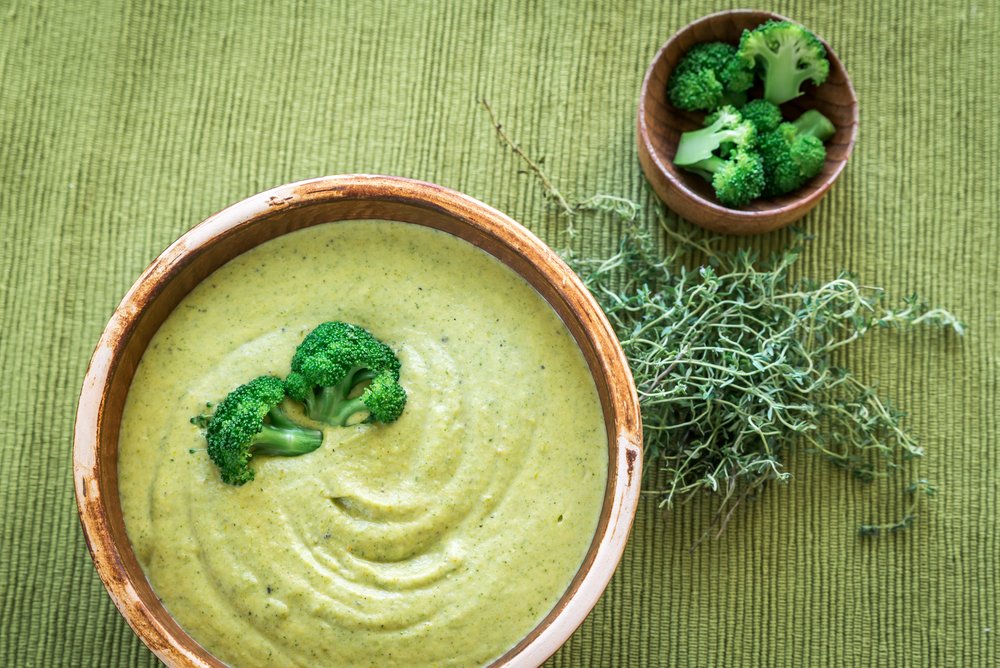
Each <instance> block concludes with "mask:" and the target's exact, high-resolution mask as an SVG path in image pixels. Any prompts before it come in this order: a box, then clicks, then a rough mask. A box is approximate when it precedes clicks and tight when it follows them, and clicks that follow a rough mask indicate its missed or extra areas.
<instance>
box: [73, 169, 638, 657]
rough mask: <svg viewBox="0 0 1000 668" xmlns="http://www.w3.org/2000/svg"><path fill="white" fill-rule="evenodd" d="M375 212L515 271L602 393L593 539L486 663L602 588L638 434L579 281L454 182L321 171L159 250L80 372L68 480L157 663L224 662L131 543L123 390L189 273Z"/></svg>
mask: <svg viewBox="0 0 1000 668" xmlns="http://www.w3.org/2000/svg"><path fill="white" fill-rule="evenodd" d="M373 218H375V219H385V220H394V221H402V222H407V223H412V224H415V225H425V226H428V227H432V228H437V229H439V230H442V231H444V232H446V233H448V234H452V235H454V236H456V237H460V238H462V239H464V240H466V241H468V242H470V243H472V244H474V245H476V246H478V247H479V248H481V249H483V250H484V251H486V252H487V253H490V254H491V255H493V256H495V257H496V258H498V259H499V260H500V261H502V262H503V263H504V264H506V265H507V266H509V267H510V268H511V269H513V270H514V271H515V272H517V273H518V274H520V275H521V276H522V277H523V278H524V279H525V280H527V281H528V282H529V283H530V284H531V285H532V286H534V287H535V289H536V290H537V291H538V292H539V293H540V294H541V295H542V297H544V298H545V299H546V300H547V301H548V303H549V304H550V305H551V306H552V308H553V309H555V310H556V312H557V313H558V314H559V316H560V317H561V318H562V320H563V321H564V322H565V323H566V325H567V327H568V329H569V331H570V332H571V333H572V335H573V337H574V338H575V339H576V341H577V343H578V344H579V346H580V348H581V350H582V351H583V353H584V355H585V357H586V359H587V363H588V364H589V366H590V370H591V372H592V374H593V377H594V380H595V382H596V384H597V389H598V392H599V394H600V400H601V405H602V407H603V411H604V420H605V424H606V426H607V438H608V451H609V454H610V457H609V468H608V483H607V488H606V491H605V496H604V505H603V509H602V512H601V516H600V521H599V524H598V528H597V532H596V535H595V536H594V539H593V541H592V543H591V546H590V549H589V551H588V552H587V556H586V558H585V560H584V562H583V565H582V566H581V567H580V569H579V571H578V572H577V574H576V577H575V578H574V579H573V581H572V584H571V585H570V587H569V589H568V590H567V591H566V592H565V594H564V595H563V596H562V598H561V599H560V600H559V602H558V604H557V605H556V606H555V608H554V609H553V610H552V611H551V612H550V613H549V614H548V615H547V616H546V617H545V619H544V620H543V621H542V622H541V623H540V624H539V625H538V626H537V627H536V628H535V629H534V630H533V631H532V632H531V633H530V634H529V635H528V636H527V637H525V638H523V639H522V640H521V641H520V642H519V643H518V644H517V645H516V646H515V647H513V648H512V649H511V650H510V651H508V652H507V653H506V654H505V655H503V656H502V657H501V658H500V659H498V660H497V661H496V662H495V663H494V664H493V665H494V666H536V665H538V664H540V663H542V662H543V661H544V660H545V659H546V658H548V657H549V656H550V655H551V654H552V653H553V652H555V651H556V650H557V649H558V648H559V647H560V646H561V645H562V644H563V643H564V642H565V641H566V639H567V638H569V636H570V634H572V633H573V631H574V630H575V629H576V628H577V627H578V626H579V625H580V623H581V622H582V621H583V619H584V617H586V615H587V613H588V612H589V611H590V610H591V608H592V607H593V606H594V604H595V603H596V602H597V599H598V598H599V597H600V596H601V593H602V592H603V591H604V589H605V587H606V586H607V584H608V581H609V580H610V579H611V575H612V574H613V573H614V570H615V567H616V566H617V564H618V561H619V559H620V558H621V555H622V550H623V549H624V546H625V541H626V538H627V537H628V534H629V530H630V528H631V525H632V520H633V517H634V516H635V511H636V505H637V503H638V499H639V484H640V477H641V467H642V433H641V423H640V420H639V408H638V401H637V399H636V391H635V386H634V384H633V381H632V376H631V373H630V372H629V369H628V365H627V363H626V360H625V356H624V354H623V353H622V349H621V347H620V346H619V344H618V340H617V339H616V338H615V335H614V333H613V332H612V330H611V327H610V325H609V324H608V322H607V320H606V319H605V317H604V314H603V313H602V312H601V310H600V308H599V307H598V306H597V304H596V303H595V301H594V300H593V298H592V297H591V296H590V294H589V293H588V292H587V290H586V288H584V286H583V285H582V283H581V282H580V280H579V279H578V278H577V277H576V275H575V274H574V273H573V272H572V271H571V270H570V269H569V268H568V267H567V266H566V265H565V264H564V263H563V262H562V260H560V259H559V257H558V256H557V255H556V254H555V253H554V252H552V250H551V249H549V248H548V246H546V245H545V244H543V243H542V242H541V241H539V240H538V238H536V237H535V236H534V235H533V234H531V232H529V231H528V230H527V229H525V228H524V227H522V226H521V225H519V224H518V223H516V222H514V221H513V220H511V219H510V218H508V217H507V216H505V215H504V214H502V213H500V212H499V211H497V210H495V209H492V208H490V207H489V206H486V205H485V204H483V203H481V202H479V201H477V200H475V199H472V198H471V197H467V196H466V195H463V194H461V193H458V192H455V191H453V190H448V189H446V188H442V187H440V186H436V185H432V184H429V183H423V182H419V181H413V180H409V179H402V178H394V177H386V176H366V175H350V176H332V177H324V178H319V179H313V180H310V181H302V182H300V183H293V184H290V185H285V186H281V187H278V188H275V189H273V190H269V191H267V192H264V193H261V194H259V195H255V196H253V197H250V198H248V199H246V200H243V201H242V202H239V203H238V204H234V205H233V206H231V207H229V208H227V209H225V210H223V211H222V212H220V213H218V214H216V215H214V216H212V217H210V218H208V219H207V220H205V221H204V222H202V223H201V224H200V225H198V226H196V227H195V228H193V229H192V230H191V231H189V232H188V233H186V234H184V235H183V236H182V237H181V238H180V239H178V240H177V241H176V242H174V244H173V245H171V246H170V247H169V248H168V249H167V250H166V251H164V252H163V254H162V255H160V256H159V257H158V258H157V259H156V260H155V261H154V262H153V263H152V264H151V265H150V266H149V268H147V269H146V271H145V272H144V273H143V274H142V276H140V277H139V279H138V280H137V281H136V282H135V284H134V285H133V286H132V288H131V289H130V290H129V291H128V293H127V294H126V295H125V297H124V299H123V300H122V302H121V304H120V305H119V306H118V309H117V310H116V311H115V312H114V314H113V315H112V317H111V321H110V322H109V323H108V326H107V328H106V329H105V330H104V333H103V335H102V336H101V339H100V341H99V342H98V344H97V349H96V350H95V352H94V356H93V359H92V360H91V362H90V367H89V369H88V370H87V375H86V379H85V380H84V384H83V390H82V394H81V397H80V404H79V409H78V413H77V420H76V433H75V442H74V453H73V475H74V481H75V485H76V500H77V505H78V508H79V513H80V521H81V523H82V525H83V531H84V534H85V536H86V539H87V545H88V547H89V548H90V552H91V555H92V557H93V560H94V565H95V566H96V567H97V571H98V573H99V574H100V577H101V579H102V580H103V581H104V585H105V587H106V588H107V590H108V594H110V596H111V598H112V600H113V601H114V602H115V605H117V606H118V609H119V610H120V611H121V614H122V615H123V616H124V617H125V619H126V621H128V623H129V625H130V626H131V627H132V629H133V630H134V631H135V633H136V634H137V635H138V636H139V638H140V639H142V641H143V642H144V643H145V644H146V645H147V646H148V647H149V648H150V649H151V650H152V651H153V652H154V653H155V654H156V656H158V657H159V658H160V659H161V660H162V661H163V662H164V663H166V664H167V665H168V666H199V667H207V666H222V665H223V664H222V663H221V662H220V661H219V660H218V659H216V658H215V657H213V656H212V655H211V654H210V653H209V652H208V651H207V650H206V649H204V648H203V647H201V646H200V645H199V644H198V643H197V642H195V641H194V640H193V639H192V638H191V636H189V635H188V634H187V633H186V632H185V631H184V629H182V628H181V627H180V626H179V625H178V624H177V623H176V621H175V620H174V619H173V618H172V617H171V615H170V613H169V612H167V610H166V609H165V608H164V607H163V605H162V604H161V603H160V601H159V600H158V599H157V597H156V594H155V592H154V591H153V589H152V587H151V586H150V584H149V582H148V581H147V580H146V577H145V576H144V575H143V572H142V569H141V568H140V566H139V563H138V561H137V560H136V556H135V554H134V553H133V551H132V547H131V545H130V543H129V539H128V536H127V535H126V533H125V525H124V521H123V518H122V509H121V504H120V500H119V495H118V431H119V426H120V424H121V418H122V411H123V408H124V404H125V397H126V395H127V393H128V390H129V385H130V383H131V381H132V377H133V374H134V373H135V370H136V366H137V365H138V363H139V360H140V358H141V357H142V354H143V351H144V350H145V349H146V346H147V345H148V343H149V341H150V339H151V338H152V336H153V335H154V334H155V333H156V331H157V328H158V327H159V326H160V325H161V323H163V321H164V320H165V319H166V317H167V316H168V315H169V314H170V312H171V311H172V310H173V309H174V307H176V306H177V304H178V303H179V302H180V301H181V299H183V298H184V296H185V295H187V294H188V292H190V291H191V289H192V288H194V286H196V285H197V284H198V283H199V282H200V281H202V280H204V279H205V277H206V276H208V275H209V274H210V273H212V272H213V271H214V270H215V269H217V268H218V267H220V266H221V265H223V264H224V263H225V262H227V261H228V260H230V259H232V258H233V257H235V256H237V255H239V254H240V253H243V252H245V251H247V250H248V249H250V248H253V247H254V246H257V245H258V244H261V243H263V242H265V241H268V240H269V239H273V238H274V237H277V236H279V235H282V234H286V233H288V232H291V231H294V230H299V229H302V228H305V227H309V226H312V225H317V224H320V223H327V222H335V221H343V220H352V219H373Z"/></svg>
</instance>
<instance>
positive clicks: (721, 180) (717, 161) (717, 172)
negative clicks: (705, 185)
mask: <svg viewBox="0 0 1000 668" xmlns="http://www.w3.org/2000/svg"><path fill="white" fill-rule="evenodd" d="M684 168H685V169H688V170H690V171H692V172H695V173H696V174H700V175H701V176H703V177H704V178H705V179H706V180H708V181H710V182H711V184H712V188H714V189H715V196H716V197H718V198H719V201H720V202H722V203H723V204H725V205H726V206H730V207H738V206H745V205H747V204H749V203H750V201H751V200H754V199H757V198H758V197H760V196H761V193H762V192H763V191H764V168H763V165H762V164H761V160H760V156H758V155H757V154H756V153H754V152H753V151H750V150H746V149H737V150H736V151H734V152H733V153H732V154H731V155H730V156H729V158H728V159H725V160H724V159H722V158H720V157H718V156H715V155H713V156H710V157H708V158H705V159H704V160H699V161H698V162H696V163H694V164H691V165H687V166H685V167H684Z"/></svg>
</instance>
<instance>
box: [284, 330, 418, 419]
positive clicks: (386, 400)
mask: <svg viewBox="0 0 1000 668" xmlns="http://www.w3.org/2000/svg"><path fill="white" fill-rule="evenodd" d="M399 367H400V364H399V359H398V358H397V357H396V354H395V353H393V352H392V349H391V348H389V346H387V345H385V344H384V343H382V342H381V341H379V340H378V339H376V338H375V337H374V336H373V335H372V334H371V333H370V332H369V331H368V330H366V329H364V328H363V327H358V326H357V325H351V324H348V323H345V322H325V323H323V324H322V325H320V326H318V327H317V328H316V329H314V330H313V331H312V332H310V333H309V334H308V335H307V336H306V338H305V339H304V340H303V341H302V343H301V344H300V345H299V347H298V348H297V349H296V351H295V355H294V356H293V357H292V372H291V373H290V374H289V375H288V378H287V379H286V380H285V388H286V390H287V391H288V396H290V397H291V398H292V399H295V400H297V401H301V402H302V403H303V404H305V407H306V415H308V416H309V417H310V418H312V419H313V420H317V421H319V422H325V423H327V424H331V425H335V426H340V427H342V426H344V425H346V424H347V422H348V420H350V418H351V417H352V416H353V415H355V414H357V413H368V417H367V418H366V421H368V422H382V423H388V422H393V421H394V420H396V419H397V418H398V417H399V416H400V415H401V414H402V413H403V408H404V407H405V406H406V390H404V389H403V388H402V386H401V385H400V384H399ZM366 382H368V383H369V384H368V386H367V387H366V388H365V389H364V391H363V392H361V393H360V394H359V395H357V396H353V397H352V396H351V395H352V394H355V390H356V388H358V387H359V386H360V385H361V384H363V383H366Z"/></svg>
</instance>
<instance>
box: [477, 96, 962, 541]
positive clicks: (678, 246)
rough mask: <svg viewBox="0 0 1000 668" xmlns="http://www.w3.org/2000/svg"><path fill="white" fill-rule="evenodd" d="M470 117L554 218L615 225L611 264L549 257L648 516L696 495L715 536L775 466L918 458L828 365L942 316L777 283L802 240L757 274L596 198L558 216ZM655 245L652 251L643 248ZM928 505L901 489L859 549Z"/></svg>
mask: <svg viewBox="0 0 1000 668" xmlns="http://www.w3.org/2000/svg"><path fill="white" fill-rule="evenodd" d="M484 106H486V108H487V110H488V111H489V113H490V116H491V120H492V121H493V124H494V127H495V129H496V130H497V133H498V136H499V137H500V139H501V141H502V142H504V144H506V145H508V146H509V147H510V148H511V149H512V150H513V152H514V153H515V154H516V155H517V156H518V157H519V158H521V159H522V160H523V161H525V162H526V163H527V164H528V166H529V169H530V170H531V172H532V173H534V174H535V176H536V177H537V178H538V179H539V182H540V183H541V185H542V187H543V189H544V190H545V192H546V193H547V198H548V199H549V200H550V201H551V202H553V203H555V204H556V205H557V206H558V207H559V208H560V209H561V210H562V212H563V213H564V214H566V215H567V216H569V217H570V218H572V217H573V216H574V215H576V214H577V213H579V212H581V211H585V210H594V209H597V210H601V211H610V212H612V213H615V214H616V215H618V216H619V218H620V219H621V220H623V221H625V222H626V231H625V234H624V235H623V237H622V238H621V241H620V243H619V246H618V250H617V252H615V253H614V254H612V255H611V256H609V257H605V258H588V257H580V256H577V255H575V254H573V253H571V252H567V253H565V254H564V257H566V259H567V261H568V262H569V263H570V265H571V266H572V267H573V269H574V270H575V271H576V272H577V273H578V274H579V275H580V277H581V278H582V279H583V281H584V284H585V285H586V286H587V288H588V289H589V290H590V291H591V292H592V293H593V294H594V296H595V298H596V299H597V301H598V302H599V303H600V305H601V307H602V309H603V310H604V312H605V314H606V315H607V317H608V320H609V321H610V323H611V325H612V327H613V328H614V330H615V332H616V334H617V335H618V337H619V340H620V341H621V344H622V347H623V349H624V351H625V354H626V356H627V357H628V360H629V365H630V367H631V369H632V374H633V376H634V378H635V382H636V388H637V391H638V395H639V402H640V408H641V411H642V419H643V432H644V438H645V455H646V457H647V461H648V462H649V463H650V466H649V467H647V470H649V469H654V470H658V472H657V473H656V474H653V475H650V476H648V477H647V479H646V491H647V493H648V494H650V495H652V496H655V497H656V498H658V499H659V502H660V504H661V505H663V506H671V505H673V504H675V503H676V502H678V501H680V500H682V499H685V498H689V497H690V496H691V495H692V494H694V493H697V492H702V491H707V492H710V493H712V494H714V495H715V496H716V497H717V498H718V499H719V504H718V510H717V512H716V514H715V515H714V518H713V523H714V525H715V526H716V527H717V528H718V530H719V531H720V532H721V530H722V529H723V528H724V527H725V525H726V524H727V522H728V521H729V519H730V518H731V517H732V514H733V512H734V510H735V509H736V508H737V507H738V506H739V505H740V504H741V502H743V501H744V500H745V499H747V498H749V497H751V496H753V495H755V494H756V492H758V491H759V490H760V489H761V488H762V487H763V486H765V485H766V483H768V482H769V481H772V480H786V479H787V478H788V477H789V473H788V471H787V470H786V468H785V459H786V457H787V454H788V452H789V451H790V450H791V449H792V448H794V447H797V446H804V447H805V448H806V449H807V450H809V451H812V452H816V453H820V454H821V455H823V456H824V457H825V458H827V459H829V460H830V461H832V462H833V463H835V464H837V465H838V466H840V467H842V468H844V469H846V470H848V471H850V472H851V473H852V474H853V475H854V476H855V477H857V478H858V479H859V480H862V481H865V482H870V481H873V480H876V479H878V478H883V477H885V476H887V475H889V474H890V473H892V472H893V471H894V470H896V469H898V468H899V467H900V466H901V465H902V464H903V463H904V462H906V461H908V460H911V459H914V458H917V457H920V456H922V455H923V449H922V448H921V447H920V446H919V445H918V444H917V443H916V441H915V440H914V438H913V436H912V435H911V434H910V433H909V432H908V431H907V430H906V429H905V428H904V426H903V423H902V418H903V416H904V414H903V413H902V412H901V411H899V410H897V409H896V408H895V407H894V406H893V405H892V404H891V403H890V402H889V401H887V400H885V399H884V398H882V397H880V396H879V395H878V394H877V392H876V391H875V389H874V388H873V387H872V386H870V385H867V384H865V383H864V382H862V381H861V380H860V379H859V378H858V377H857V376H856V375H854V374H853V373H852V372H851V371H849V370H848V369H847V368H845V367H843V366H841V365H840V364H839V363H838V361H837V360H838V359H839V358H838V355H839V353H840V351H841V349H843V348H844V347H845V346H847V345H848V344H851V343H853V342H855V341H857V340H858V339H860V338H862V337H863V336H865V335H866V334H867V333H869V332H871V331H872V330H875V329H890V328H892V329H898V328H903V327H910V326H914V325H920V324H924V325H931V326H936V327H942V328H950V329H952V330H953V331H954V332H955V333H957V334H959V335H961V334H962V333H963V332H964V328H963V326H962V324H961V323H960V322H959V321H958V319H957V318H956V317H955V316H954V315H952V314H951V313H949V312H948V311H946V310H944V309H936V308H935V309H932V308H929V307H928V306H927V305H926V304H925V303H924V302H922V301H921V300H920V299H919V298H918V297H917V296H916V295H912V296H910V297H908V298H906V299H904V300H903V303H902V305H901V306H900V307H898V308H890V307H889V306H888V305H887V298H886V295H885V293H884V291H883V290H881V289H880V288H876V287H872V286H867V285H864V284H862V283H860V282H859V281H858V279H857V277H855V276H854V275H852V274H850V273H848V272H841V273H840V274H838V275H837V276H835V277H834V278H833V279H830V280H826V281H814V280H811V279H797V278H793V277H792V275H791V273H790V270H791V268H792V267H793V265H794V264H795V262H796V261H797V260H798V259H799V257H800V256H801V254H802V252H803V250H804V248H805V244H806V242H807V241H808V240H809V238H808V237H807V236H806V235H804V234H801V233H799V234H798V235H797V236H796V237H795V240H794V241H793V243H792V244H791V245H790V246H789V247H788V248H785V249H784V250H781V251H778V252H776V253H774V254H772V255H771V256H770V257H767V258H760V257H758V256H757V254H756V253H754V252H753V251H750V250H737V251H735V252H728V251H723V250H720V249H719V248H718V245H717V243H716V242H717V240H716V239H715V238H714V237H711V236H708V235H707V234H706V233H703V232H701V231H698V230H695V229H694V228H692V227H690V226H688V225H687V224H685V223H683V222H681V221H677V220H675V219H672V218H670V217H669V216H668V215H667V214H666V212H665V210H664V209H663V208H662V206H657V207H654V208H653V209H652V210H653V214H652V215H650V216H648V217H646V219H645V220H641V219H640V216H639V214H640V213H643V212H644V210H643V209H642V207H640V206H639V205H637V204H634V203H630V204H631V205H630V206H621V205H620V204H619V205H615V203H614V202H613V201H612V200H608V199H606V196H602V198H605V199H601V200H598V204H597V205H596V206H594V207H593V208H592V209H588V208H586V207H584V206H582V205H581V204H573V203H571V202H570V201H569V200H568V199H567V198H566V197H564V196H563V195H562V194H561V193H559V191H558V190H557V189H556V188H555V186H554V185H553V183H552V181H551V180H550V179H549V178H548V176H547V175H545V173H544V171H543V170H542V169H541V167H540V166H539V165H538V164H537V163H534V162H533V161H531V160H530V158H528V156H527V155H526V154H525V153H524V152H523V151H522V150H521V149H520V148H519V147H518V146H517V145H516V144H515V143H514V142H513V141H512V140H511V139H510V138H509V136H508V135H507V134H506V133H505V132H504V131H503V129H502V126H500V124H499V123H498V122H497V120H496V116H495V114H494V113H493V111H492V109H491V108H490V107H489V105H488V104H487V103H486V102H485V101H484ZM621 199H622V198H614V200H621ZM626 201H627V200H626ZM656 231H659V232H660V233H661V234H662V240H663V241H664V246H665V248H666V250H661V249H660V248H659V247H658V246H657V243H656V242H657V240H656V237H655V236H654V232H656ZM935 491H936V490H935V489H934V487H933V486H931V485H930V484H929V483H928V482H927V481H926V480H923V479H919V480H918V481H917V482H915V483H912V484H910V485H909V486H908V487H907V488H906V492H907V493H909V494H911V495H912V497H913V498H912V499H911V503H910V505H909V506H908V507H907V509H906V511H905V514H904V516H903V517H902V518H901V519H900V520H898V521H896V522H892V523H889V524H866V525H862V526H861V527H860V529H859V533H860V534H861V535H865V536H871V535H876V534H878V533H881V532H885V531H896V530H899V529H904V528H906V527H909V526H910V525H911V524H912V523H913V521H914V519H915V518H916V516H917V513H918V507H919V502H920V500H921V499H922V498H924V497H926V496H929V495H932V494H933V493H934V492H935Z"/></svg>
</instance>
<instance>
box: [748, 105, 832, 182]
mask: <svg viewBox="0 0 1000 668" xmlns="http://www.w3.org/2000/svg"><path fill="white" fill-rule="evenodd" d="M834 131H835V129H834V127H833V124H832V123H831V122H830V121H829V119H827V118H826V117H825V116H823V114H821V113H820V112H818V111H815V110H811V111H807V112H805V113H804V114H802V116H800V117H799V118H798V119H796V120H795V121H794V122H792V123H782V124H781V125H779V126H778V127H777V128H776V129H775V130H773V131H771V132H768V133H766V134H763V135H761V136H760V138H759V140H758V143H757V150H758V151H759V152H760V156H761V160H762V161H763V164H764V180H765V185H764V195H766V196H768V197H774V196H776V195H784V194H786V193H790V192H792V191H793V190H797V189H799V188H801V187H802V186H803V185H805V183H806V182H807V181H808V180H809V179H811V178H812V177H814V176H816V175H817V174H819V173H820V172H821V171H823V164H824V163H825V162H826V148H825V147H824V146H823V140H824V139H829V138H830V137H832V136H833V133H834Z"/></svg>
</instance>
